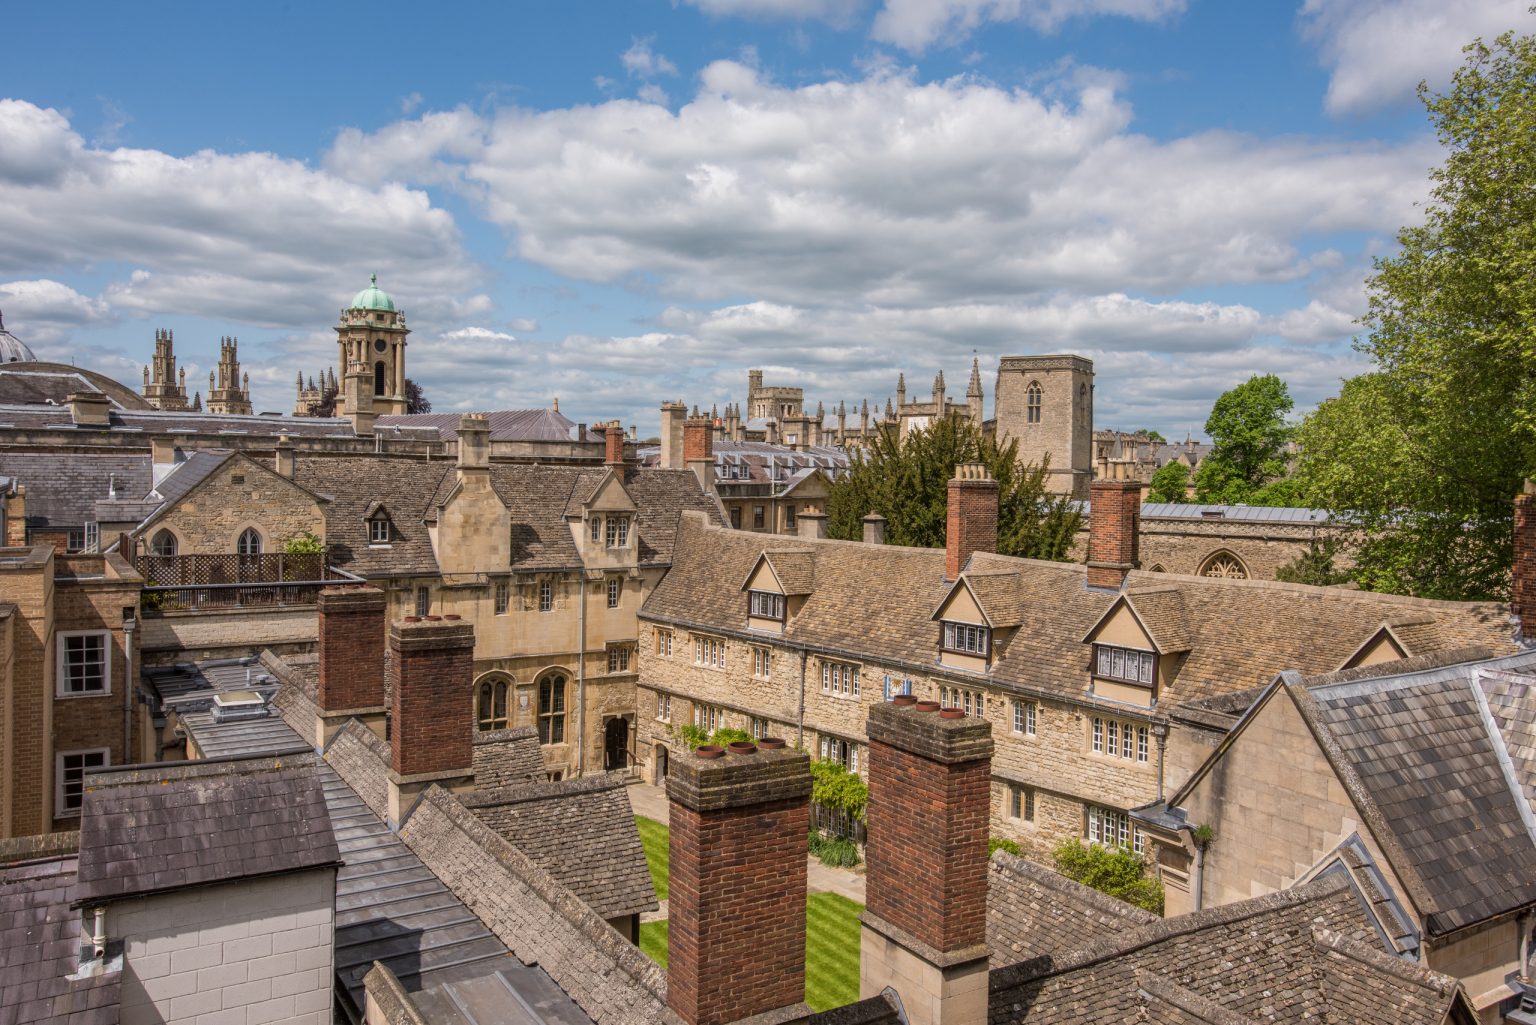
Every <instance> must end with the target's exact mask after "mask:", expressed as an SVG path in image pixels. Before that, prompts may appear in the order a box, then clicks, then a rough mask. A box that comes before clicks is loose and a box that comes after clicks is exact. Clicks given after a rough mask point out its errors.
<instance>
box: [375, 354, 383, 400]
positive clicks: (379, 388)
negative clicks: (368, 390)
mask: <svg viewBox="0 0 1536 1025" xmlns="http://www.w3.org/2000/svg"><path fill="white" fill-rule="evenodd" d="M373 393H374V394H375V395H383V394H384V361H383V360H379V361H378V362H377V363H375V364H374V365H373Z"/></svg>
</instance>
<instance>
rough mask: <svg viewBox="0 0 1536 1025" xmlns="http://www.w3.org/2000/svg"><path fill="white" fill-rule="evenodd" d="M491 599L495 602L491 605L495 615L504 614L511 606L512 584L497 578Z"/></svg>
mask: <svg viewBox="0 0 1536 1025" xmlns="http://www.w3.org/2000/svg"><path fill="white" fill-rule="evenodd" d="M492 600H493V601H494V602H495V604H494V605H493V606H492V607H493V608H494V610H495V613H496V615H498V616H505V615H506V614H507V612H508V610H509V609H511V607H512V585H511V584H509V583H508V582H507V581H505V580H498V581H497V582H496V587H495V590H494V592H493V598H492Z"/></svg>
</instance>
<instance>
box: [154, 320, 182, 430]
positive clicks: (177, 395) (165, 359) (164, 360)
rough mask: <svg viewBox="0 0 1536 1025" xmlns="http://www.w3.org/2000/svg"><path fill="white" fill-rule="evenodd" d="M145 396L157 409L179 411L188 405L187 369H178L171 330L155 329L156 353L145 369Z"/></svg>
mask: <svg viewBox="0 0 1536 1025" xmlns="http://www.w3.org/2000/svg"><path fill="white" fill-rule="evenodd" d="M144 398H146V399H147V400H149V404H150V405H151V406H154V407H155V408H156V409H165V410H170V411H172V412H179V411H182V410H186V409H188V408H190V407H189V406H188V405H187V370H186V368H185V367H182V368H181V371H180V373H179V374H178V373H177V370H176V353H175V350H174V341H173V339H172V337H171V332H170V331H166V330H159V329H157V330H156V331H155V355H154V356H153V358H152V359H151V360H150V365H149V366H148V367H146V368H145V370H144Z"/></svg>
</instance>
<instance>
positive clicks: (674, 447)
mask: <svg viewBox="0 0 1536 1025" xmlns="http://www.w3.org/2000/svg"><path fill="white" fill-rule="evenodd" d="M687 416H688V407H687V406H685V405H683V404H682V403H681V402H663V403H662V404H661V468H662V469H663V470H681V469H682V468H683V420H684V419H685V418H686V417H687Z"/></svg>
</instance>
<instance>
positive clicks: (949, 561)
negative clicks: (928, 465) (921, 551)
mask: <svg viewBox="0 0 1536 1025" xmlns="http://www.w3.org/2000/svg"><path fill="white" fill-rule="evenodd" d="M997 499H998V484H997V481H995V480H993V479H992V478H991V476H990V475H988V473H987V471H986V468H985V467H983V466H981V465H980V464H965V465H961V466H957V467H955V476H954V478H953V479H952V480H951V481H950V482H949V508H948V519H947V521H946V529H945V535H944V537H945V551H946V558H945V560H944V579H945V580H954V579H956V578H957V577H959V576H960V571H961V570H963V569H964V568H965V564H966V563H967V562H969V561H970V558H971V555H972V554H973V553H975V552H995V551H997Z"/></svg>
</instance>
